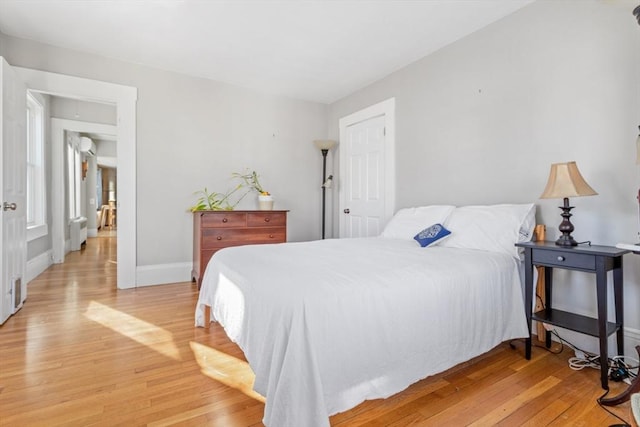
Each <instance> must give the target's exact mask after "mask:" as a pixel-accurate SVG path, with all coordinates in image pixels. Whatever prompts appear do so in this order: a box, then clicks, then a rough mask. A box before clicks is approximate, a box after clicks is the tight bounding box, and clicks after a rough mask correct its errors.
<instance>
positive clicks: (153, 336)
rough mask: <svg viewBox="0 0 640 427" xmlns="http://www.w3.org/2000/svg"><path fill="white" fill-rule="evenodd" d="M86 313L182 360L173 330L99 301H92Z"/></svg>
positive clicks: (116, 329)
mask: <svg viewBox="0 0 640 427" xmlns="http://www.w3.org/2000/svg"><path fill="white" fill-rule="evenodd" d="M84 315H85V316H86V317H87V318H88V319H89V320H92V321H94V322H96V323H99V324H101V325H102V326H105V327H107V328H109V329H111V330H113V331H115V332H117V333H119V334H121V335H124V336H126V337H128V338H131V339H132V340H134V341H136V342H138V343H140V344H142V345H144V346H146V347H149V348H150V349H152V350H154V351H157V352H158V353H161V354H163V355H165V356H167V357H170V358H172V359H174V360H182V359H181V357H180V351H179V350H178V347H176V345H175V343H174V341H173V335H171V332H169V331H166V330H164V329H162V328H160V327H158V326H156V325H154V324H152V323H149V322H145V321H144V320H140V319H138V318H137V317H134V316H131V315H129V314H127V313H123V312H121V311H118V310H115V309H113V308H111V307H109V306H106V305H104V304H100V303H99V302H95V301H91V302H90V303H89V307H88V308H87V311H86V312H85V313H84Z"/></svg>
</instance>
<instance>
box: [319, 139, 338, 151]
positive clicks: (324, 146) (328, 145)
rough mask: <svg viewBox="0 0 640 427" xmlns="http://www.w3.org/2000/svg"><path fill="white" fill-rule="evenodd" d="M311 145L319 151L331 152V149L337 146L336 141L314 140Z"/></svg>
mask: <svg viewBox="0 0 640 427" xmlns="http://www.w3.org/2000/svg"><path fill="white" fill-rule="evenodd" d="M313 143H314V144H315V145H316V147H318V148H319V149H320V150H331V149H332V148H333V147H335V146H336V145H337V144H338V142H337V141H334V140H332V139H316V140H315V141H313Z"/></svg>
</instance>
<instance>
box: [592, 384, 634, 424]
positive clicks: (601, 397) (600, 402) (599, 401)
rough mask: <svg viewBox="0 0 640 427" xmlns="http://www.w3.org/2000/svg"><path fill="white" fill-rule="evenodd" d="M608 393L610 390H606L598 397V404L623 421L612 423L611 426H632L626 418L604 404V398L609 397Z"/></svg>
mask: <svg viewBox="0 0 640 427" xmlns="http://www.w3.org/2000/svg"><path fill="white" fill-rule="evenodd" d="M608 394H609V390H607V391H605V392H604V394H603V395H602V396H600V397H599V398H598V400H597V402H598V406H600V407H601V408H602V409H604V410H605V411H607V412H608V413H609V414H611V415H613V416H614V417H616V418H617V419H619V420H620V421H622V424H611V425H610V426H609V427H631V424H629V423H628V422H627V421H626V420H625V419H624V418H621V417H619V416H618V415H616V414H614V413H613V412H612V411H610V410H609V409H608V408H607V407H606V406H604V405H603V404H602V399H604V398H605V397H607V395H608Z"/></svg>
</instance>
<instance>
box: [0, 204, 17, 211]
mask: <svg viewBox="0 0 640 427" xmlns="http://www.w3.org/2000/svg"><path fill="white" fill-rule="evenodd" d="M17 207H18V205H16V204H15V203H9V202H4V203H3V204H2V210H5V211H15V210H16V208H17Z"/></svg>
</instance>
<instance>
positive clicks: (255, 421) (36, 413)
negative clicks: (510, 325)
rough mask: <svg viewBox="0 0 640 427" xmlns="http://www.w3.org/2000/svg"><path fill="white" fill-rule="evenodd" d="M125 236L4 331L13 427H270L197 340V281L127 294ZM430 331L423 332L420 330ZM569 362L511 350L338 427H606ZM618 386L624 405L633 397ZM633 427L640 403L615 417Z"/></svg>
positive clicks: (1, 407) (227, 368)
mask: <svg viewBox="0 0 640 427" xmlns="http://www.w3.org/2000/svg"><path fill="white" fill-rule="evenodd" d="M115 241H116V239H115V237H106V238H101V237H99V238H93V239H89V242H88V244H87V247H86V248H85V249H83V250H82V251H80V252H72V253H71V254H69V255H68V256H67V262H66V263H65V264H61V265H55V266H52V267H51V268H49V269H48V270H47V271H45V272H44V273H43V274H41V275H40V276H39V277H37V278H36V279H35V280H34V281H33V282H31V283H30V284H29V287H28V297H27V301H26V304H25V306H24V308H23V309H22V310H21V311H20V312H18V313H17V314H16V315H15V316H13V317H12V318H10V319H9V320H8V321H7V322H6V323H5V324H4V325H3V326H1V327H0V425H1V426H143V425H148V426H169V425H179V426H224V427H236V426H237V427H245V426H261V425H262V423H261V419H262V416H263V411H264V399H263V398H262V397H261V396H259V395H257V394H256V393H254V392H253V391H252V389H251V386H252V383H253V374H252V372H251V369H250V368H249V366H248V365H247V363H246V361H245V359H244V356H243V354H242V352H241V351H240V350H239V348H238V347H237V346H236V345H235V344H233V343H232V342H230V341H229V339H228V338H227V337H226V335H225V334H224V331H223V330H222V329H221V328H220V327H219V326H217V325H213V326H212V328H211V331H210V333H206V332H205V331H204V330H203V329H200V328H194V327H193V312H194V306H195V303H196V300H197V290H196V287H195V286H194V285H192V284H191V283H189V282H186V283H176V284H171V285H163V286H153V287H142V288H137V289H133V290H124V291H116V286H115V284H116V264H115V256H116V247H115ZM416 330H417V331H419V328H418V327H417V328H416ZM570 356H571V354H570V353H569V352H567V351H565V352H564V353H563V354H561V355H554V354H551V353H549V352H547V351H546V350H544V349H541V348H534V351H533V358H532V360H531V361H527V360H525V359H524V356H523V345H522V343H521V342H517V343H516V349H515V350H513V349H511V348H510V347H509V346H508V345H507V344H502V345H500V346H498V347H497V348H495V349H494V350H492V351H491V352H489V353H488V354H486V355H483V356H481V357H479V358H477V359H475V360H474V361H472V362H468V363H466V364H463V365H460V366H457V367H456V368H454V369H452V370H450V371H447V372H445V373H442V374H440V375H437V376H434V377H430V378H427V379H426V380H423V381H421V382H419V383H416V384H414V385H412V386H410V387H409V388H408V389H406V390H405V391H403V392H401V393H399V394H397V395H394V396H392V397H390V398H388V399H384V400H375V401H367V402H364V403H362V404H361V405H359V406H357V407H356V408H354V409H352V410H350V411H347V412H344V413H341V414H337V415H334V416H333V417H331V424H332V425H333V426H342V427H344V426H408V425H420V426H467V425H473V426H492V425H499V426H607V425H610V424H614V423H618V422H619V420H617V419H616V418H615V417H613V416H611V415H609V414H608V413H607V412H605V411H604V410H603V409H601V408H600V407H599V406H598V405H597V403H596V398H597V397H598V396H600V395H601V394H602V390H601V389H600V387H599V385H598V384H599V380H598V378H599V376H598V371H596V370H594V369H586V370H583V371H572V370H571V369H569V368H568V367H567V362H566V361H567V358H568V357H570ZM613 385H614V386H618V387H617V388H615V389H614V388H613V387H612V393H615V394H617V392H618V391H620V390H621V389H622V388H623V387H622V386H621V385H620V384H613ZM612 410H613V411H615V412H616V413H617V414H618V415H619V416H621V417H623V418H625V419H626V420H629V418H630V417H629V404H628V403H626V404H623V405H620V406H618V407H615V408H612ZM300 427H305V426H300Z"/></svg>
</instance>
